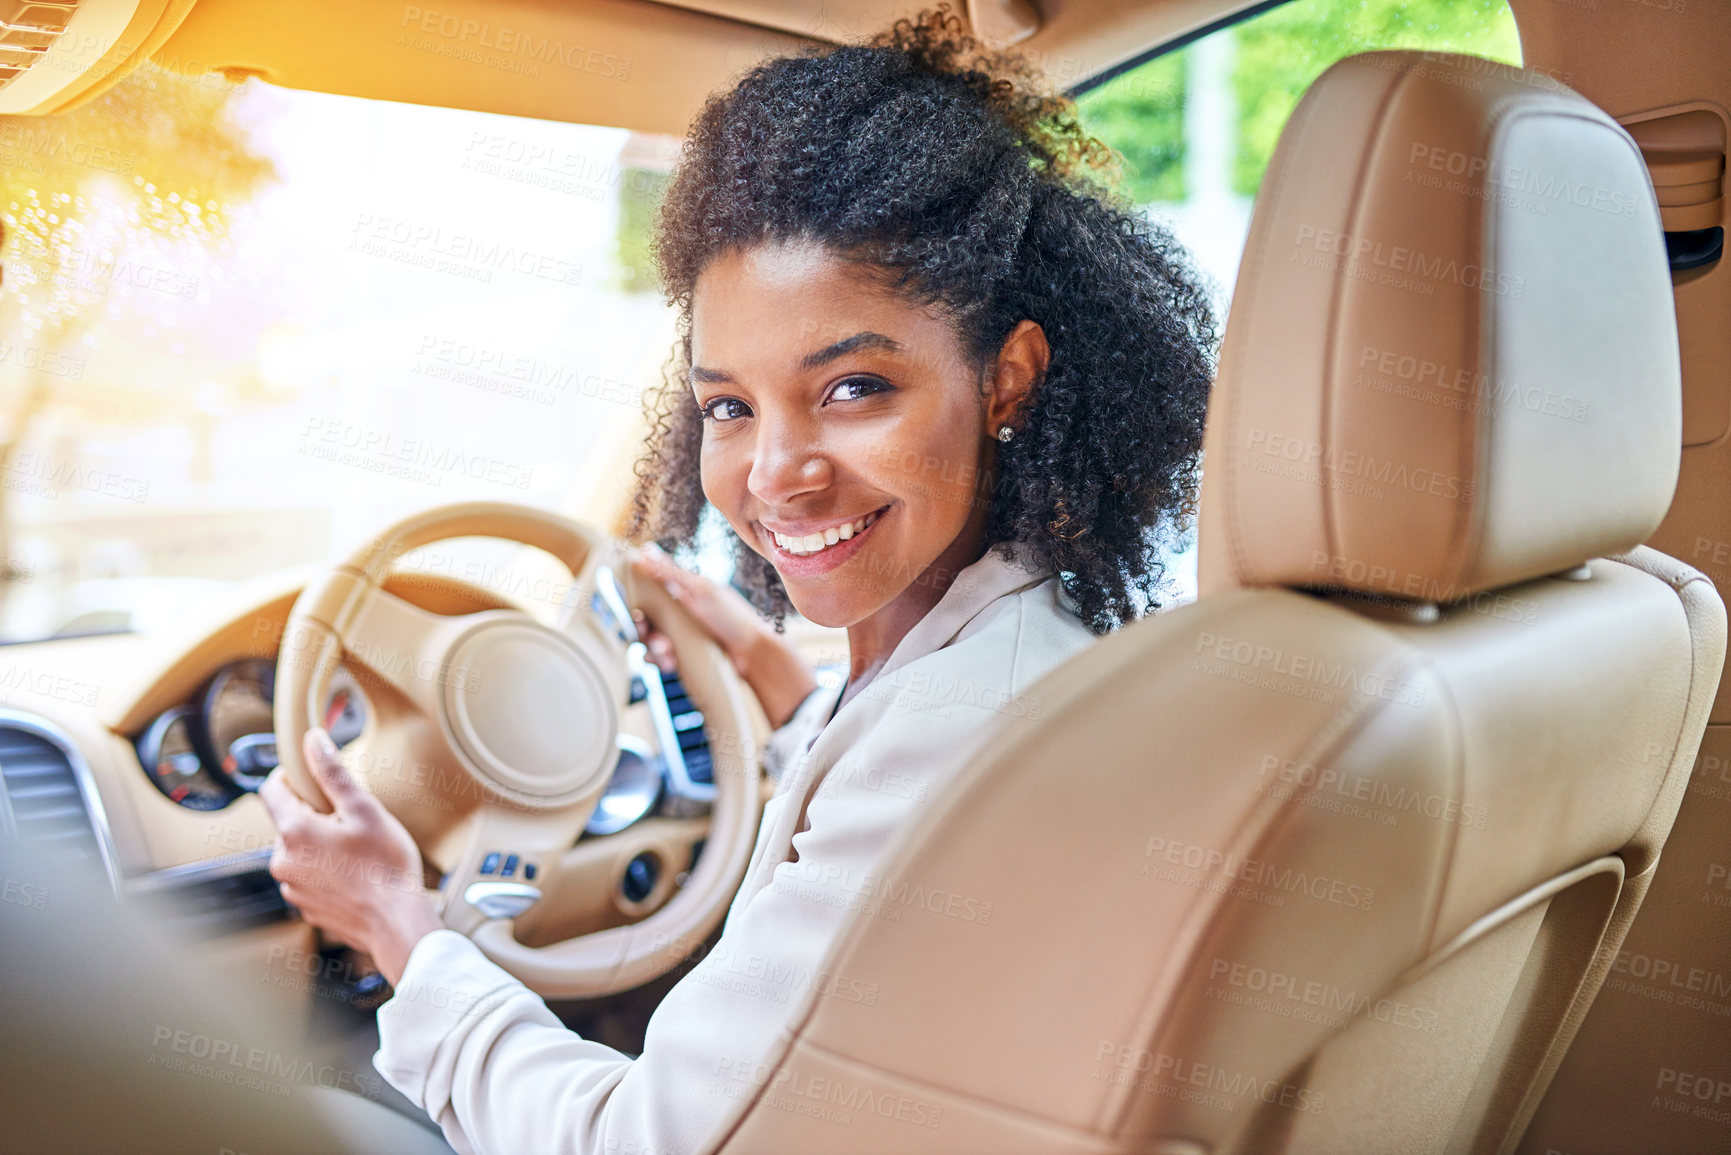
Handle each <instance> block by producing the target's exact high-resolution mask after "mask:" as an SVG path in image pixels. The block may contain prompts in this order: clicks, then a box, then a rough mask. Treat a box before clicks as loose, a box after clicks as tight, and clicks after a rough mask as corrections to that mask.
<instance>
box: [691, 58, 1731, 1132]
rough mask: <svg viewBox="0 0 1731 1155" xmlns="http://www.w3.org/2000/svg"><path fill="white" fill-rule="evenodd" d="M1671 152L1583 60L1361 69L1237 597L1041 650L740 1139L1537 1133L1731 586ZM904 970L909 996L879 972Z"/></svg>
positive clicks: (912, 839)
mask: <svg viewBox="0 0 1731 1155" xmlns="http://www.w3.org/2000/svg"><path fill="white" fill-rule="evenodd" d="M1669 288H1670V286H1669V276H1668V270H1667V265H1666V259H1665V252H1664V245H1663V242H1662V238H1661V230H1660V224H1659V218H1658V214H1657V210H1656V208H1655V205H1654V198H1653V193H1652V191H1651V186H1650V184H1649V183H1648V178H1647V176H1646V172H1645V169H1644V167H1643V165H1642V163H1641V158H1640V154H1639V153H1638V152H1637V151H1636V149H1635V147H1634V146H1633V144H1632V143H1631V142H1630V140H1629V138H1628V137H1627V135H1626V134H1624V133H1623V131H1622V130H1621V129H1620V128H1619V127H1618V126H1617V125H1616V124H1615V123H1614V122H1612V121H1611V120H1610V119H1609V118H1608V117H1606V116H1605V115H1604V114H1602V113H1601V112H1599V111H1598V110H1597V109H1596V108H1594V107H1593V106H1592V105H1590V104H1589V103H1587V102H1586V101H1585V100H1582V99H1581V98H1579V97H1578V96H1576V95H1574V94H1573V93H1571V92H1569V91H1567V90H1563V89H1560V88H1559V86H1557V85H1556V84H1554V83H1552V82H1549V81H1548V80H1547V79H1546V78H1544V77H1541V76H1536V75H1531V74H1528V73H1525V72H1522V71H1520V70H1517V69H1511V68H1507V67H1504V66H1501V65H1493V64H1490V63H1489V62H1486V61H1481V60H1475V59H1471V58H1465V57H1453V56H1450V57H1436V56H1430V55H1418V54H1413V53H1377V54H1371V55H1366V56H1360V57H1354V58H1351V59H1348V60H1346V61H1342V62H1341V63H1339V64H1337V65H1335V66H1334V67H1333V68H1331V69H1330V70H1329V71H1328V72H1327V73H1326V74H1325V75H1323V76H1322V77H1321V78H1320V79H1319V80H1318V81H1317V82H1316V84H1315V85H1314V86H1313V87H1312V89H1311V91H1310V92H1309V93H1308V94H1307V95H1306V96H1305V98H1304V100H1303V101H1302V102H1301V104H1300V105H1299V107H1298V110H1297V111H1296V112H1295V114H1294V115H1293V118H1292V121H1291V123H1290V125H1289V126H1288V127H1287V129H1286V131H1285V134H1284V136H1283V138H1282V140H1281V143H1280V146H1279V148H1278V150H1277V151H1276V154H1275V157H1274V159H1273V162H1272V164H1271V166H1270V169H1269V173H1268V176H1267V178H1266V180H1265V182H1264V187H1263V193H1262V195H1261V196H1260V197H1259V198H1258V201H1257V205H1256V210H1255V216H1254V219H1253V222H1252V226H1251V230H1250V236H1249V241H1248V245H1247V248H1246V250H1245V255H1244V259H1243V264H1242V267H1241V271H1240V275H1239V280H1238V287H1237V294H1236V299H1235V301H1234V304H1233V311H1232V315H1231V318H1230V321H1229V322H1228V325H1227V333H1226V341H1225V346H1224V348H1223V351H1222V360H1221V366H1220V373H1219V380H1218V383H1217V385H1216V389H1215V396H1214V398H1213V402H1212V405H1211V408H1210V412H1209V427H1208V437H1207V455H1206V468H1207V481H1206V484H1205V488H1204V493H1203V501H1202V520H1203V524H1202V531H1201V543H1202V548H1203V555H1202V574H1201V577H1202V586H1203V596H1202V597H1201V599H1200V600H1199V601H1198V602H1196V603H1195V604H1193V605H1187V606H1182V607H1180V608H1178V609H1175V610H1172V611H1169V612H1166V613H1161V614H1159V615H1156V616H1153V617H1151V618H1148V619H1145V620H1142V621H1139V622H1136V623H1133V624H1131V625H1129V626H1127V627H1125V628H1124V629H1122V630H1120V631H1118V632H1117V633H1115V634H1113V635H1111V636H1109V637H1107V638H1104V639H1102V640H1101V641H1100V642H1099V643H1098V644H1096V645H1094V646H1092V647H1090V648H1089V649H1088V650H1086V651H1084V652H1083V653H1081V654H1080V655H1078V656H1077V657H1076V658H1074V659H1072V660H1071V661H1070V662H1068V663H1066V664H1065V665H1064V666H1063V667H1061V668H1060V669H1058V670H1055V671H1053V672H1052V673H1051V674H1050V675H1049V676H1048V677H1047V678H1046V679H1045V680H1044V681H1043V682H1042V683H1040V684H1039V685H1038V686H1037V687H1035V689H1034V691H1033V695H1032V696H1033V697H1034V698H1035V699H1037V700H1038V706H1039V709H1038V710H1037V711H1036V710H1033V709H1030V711H1029V716H1028V717H1022V718H1018V719H1017V720H1015V721H1013V722H1011V723H1009V724H1007V725H1006V726H1005V727H1003V729H1002V730H1000V731H999V732H997V733H995V734H993V735H991V736H990V737H989V738H988V739H986V740H985V741H984V743H983V746H982V748H981V749H980V750H979V751H978V752H977V753H976V755H975V756H974V757H973V758H972V759H971V760H970V762H969V764H968V766H967V768H966V769H965V770H964V772H963V773H962V774H961V775H960V777H959V779H958V780H957V781H956V782H955V783H954V784H953V785H952V786H951V787H950V788H948V789H947V790H946V791H945V792H944V793H943V794H941V795H939V796H937V797H935V798H934V799H933V800H932V802H931V804H930V807H929V810H928V812H927V813H926V814H925V815H924V816H923V818H922V821H921V822H919V823H918V824H917V826H916V827H914V828H913V829H911V830H908V831H906V832H904V833H903V835H902V836H901V837H900V839H899V840H898V842H897V843H896V844H895V845H893V846H890V847H886V849H885V855H884V858H883V859H882V863H883V868H882V870H881V872H879V873H878V875H877V876H876V877H875V878H874V881H873V885H872V888H871V896H872V898H873V899H874V901H873V902H871V903H870V904H867V905H866V906H865V908H864V909H862V910H860V911H859V912H858V913H856V914H855V916H854V918H853V920H852V922H851V923H850V924H849V925H848V927H847V929H846V931H845V932H844V934H843V936H842V937H841V939H840V940H839V941H838V944H837V945H836V947H835V948H834V949H833V951H832V953H831V955H830V957H829V959H828V961H827V964H826V971H827V976H828V977H829V978H830V979H832V980H833V981H826V982H823V983H812V984H809V987H810V989H811V991H812V992H813V993H812V994H810V995H809V996H808V998H807V1004H806V1006H805V1007H804V1013H803V1014H802V1016H801V1017H800V1018H799V1019H798V1020H797V1023H798V1025H797V1027H796V1029H795V1031H794V1032H793V1033H792V1035H791V1037H790V1038H789V1039H788V1040H787V1043H786V1047H785V1050H784V1051H783V1052H782V1053H781V1054H780V1055H779V1056H778V1057H777V1058H776V1059H775V1060H774V1061H773V1063H772V1064H771V1065H770V1066H769V1067H767V1068H766V1069H765V1070H764V1071H763V1072H762V1076H763V1077H762V1078H761V1080H760V1081H759V1083H758V1087H757V1093H756V1095H755V1097H754V1098H753V1099H752V1100H751V1101H750V1102H749V1103H747V1104H746V1105H745V1106H744V1107H743V1108H742V1110H741V1114H740V1116H739V1118H738V1120H737V1122H736V1124H735V1126H734V1127H733V1129H732V1130H731V1131H730V1133H729V1134H728V1135H727V1136H726V1137H725V1139H724V1142H723V1145H722V1147H721V1149H722V1150H724V1151H727V1152H763V1151H793V1150H825V1151H890V1150H893V1151H945V1152H988V1151H989V1152H994V1153H1008V1152H1018V1151H1030V1152H1031V1151H1039V1152H1132V1151H1135V1152H1160V1153H1163V1155H1203V1153H1207V1155H1219V1153H1244V1155H1249V1153H1255V1155H1267V1153H1271V1152H1315V1153H1317V1155H1351V1153H1353V1152H1366V1153H1383V1152H1393V1151H1400V1152H1444V1151H1448V1152H1454V1151H1498V1150H1504V1149H1507V1148H1508V1147H1510V1146H1511V1145H1512V1144H1513V1142H1514V1140H1515V1139H1516V1138H1517V1137H1518V1135H1519V1132H1520V1129H1521V1128H1522V1127H1523V1126H1524V1124H1525V1121H1526V1120H1527V1119H1528V1118H1529V1117H1530V1115H1531V1112H1532V1110H1533V1106H1534V1104H1535V1103H1536V1101H1537V1097H1538V1096H1539V1094H1541V1093H1542V1091H1543V1089H1544V1085H1545V1082H1546V1080H1547V1079H1548V1078H1549V1075H1550V1073H1551V1072H1552V1071H1553V1070H1554V1069H1555V1065H1556V1063H1557V1061H1558V1060H1559V1058H1560V1056H1561V1053H1562V1050H1563V1048H1565V1047H1566V1045H1567V1043H1568V1041H1569V1038H1570V1037H1571V1035H1572V1033H1573V1031H1574V1028H1575V1025H1576V1024H1577V1023H1578V1021H1579V1019H1580V1017H1581V1015H1582V1014H1583V1013H1584V1012H1585V1010H1586V1007H1587V1005H1588V1004H1589V1003H1590V1002H1591V999H1592V997H1593V995H1594V994H1595V993H1596V991H1597V990H1598V987H1599V985H1600V983H1601V982H1602V981H1603V978H1604V975H1605V971H1606V968H1607V967H1608V965H1609V963H1610V961H1611V959H1612V958H1613V957H1614V955H1615V952H1616V949H1617V945H1618V943H1619V941H1620V939H1621V936H1622V935H1623V933H1624V932H1625V930H1626V929H1627V927H1628V924H1629V921H1630V919H1631V918H1632V916H1633V913H1634V909H1635V907H1636V906H1637V905H1638V903H1639V901H1640V897H1641V895H1642V893H1643V891H1644V889H1645V886H1646V882H1647V879H1648V878H1649V877H1650V875H1651V872H1652V869H1653V865H1654V862H1655V860H1656V859H1657V856H1658V853H1659V850H1660V847H1661V845H1662V843H1663V841H1664V838H1665V836H1666V833H1667V831H1668V830H1669V828H1670V824H1671V821H1672V819H1673V817H1674V816H1675V813H1676V810H1677V805H1678V801H1679V799H1680V797H1681V791H1682V789H1683V786H1684V785H1685V783H1686V779H1687V774H1688V770H1689V766H1690V763H1691V760H1692V758H1693V756H1694V753H1695V749H1696V746H1697V744H1698V743H1699V741H1700V738H1701V734H1702V730H1703V727H1704V725H1705V722H1706V712H1707V707H1708V704H1709V702H1710V701H1711V699H1712V697H1713V692H1714V689H1715V687H1716V684H1717V681H1718V671H1719V668H1720V662H1721V659H1722V657H1723V653H1724V646H1725V614H1724V607H1723V605H1722V604H1721V602H1720V601H1719V598H1718V596H1717V595H1716V594H1715V592H1714V591H1713V589H1712V586H1711V584H1710V583H1708V582H1707V581H1706V580H1705V579H1704V578H1703V577H1702V576H1701V575H1700V574H1698V573H1697V572H1695V571H1694V570H1692V569H1690V568H1689V567H1688V566H1685V565H1682V564H1680V563H1678V562H1675V561H1673V560H1671V559H1670V558H1667V557H1665V556H1663V555H1661V554H1658V553H1656V552H1654V551H1651V550H1648V549H1644V548H1640V543H1641V542H1642V541H1643V540H1644V539H1645V538H1646V537H1647V535H1648V534H1650V533H1651V532H1652V530H1653V529H1654V527H1655V526H1657V525H1658V523H1659V521H1660V519H1661V517H1662V516H1663V515H1664V513H1665V510H1666V507H1667V505H1668V503H1669V501H1670V498H1671V493H1672V489H1673V487H1674V485H1675V482H1676V475H1677V468H1678V459H1679V443H1680V434H1679V429H1680V403H1681V401H1680V398H1681V391H1680V382H1679V369H1678V352H1677V335H1676V328H1675V322H1674V318H1673V315H1672V311H1671V303H1670V300H1671V298H1670V292H1669ZM860 991H868V992H870V993H871V995H872V997H871V998H870V999H865V998H855V997H852V996H853V995H854V994H856V993H857V992H860Z"/></svg>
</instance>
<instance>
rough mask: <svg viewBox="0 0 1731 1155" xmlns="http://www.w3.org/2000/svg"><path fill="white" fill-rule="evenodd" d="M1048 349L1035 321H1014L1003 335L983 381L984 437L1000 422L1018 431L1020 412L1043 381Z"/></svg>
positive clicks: (1049, 354)
mask: <svg viewBox="0 0 1731 1155" xmlns="http://www.w3.org/2000/svg"><path fill="white" fill-rule="evenodd" d="M1051 363H1052V348H1051V346H1049V345H1048V344H1046V331H1045V330H1044V329H1042V328H1040V324H1039V322H1038V321H1027V320H1024V321H1018V322H1017V323H1016V327H1015V328H1014V329H1011V330H1010V335H1009V336H1008V337H1005V338H1004V345H1003V348H1001V349H1000V350H998V357H997V360H996V362H994V364H993V366H992V368H991V371H990V374H989V376H988V378H987V381H986V390H987V391H986V436H987V437H988V438H995V437H996V436H997V433H998V427H999V426H1000V425H1008V426H1010V427H1011V428H1012V429H1015V430H1016V431H1017V432H1020V431H1021V423H1022V417H1021V414H1022V413H1023V412H1024V411H1025V410H1026V408H1027V405H1028V402H1029V401H1031V400H1032V398H1033V392H1034V389H1035V388H1036V387H1037V386H1038V385H1039V384H1040V382H1041V381H1043V380H1045V377H1046V367H1047V366H1048V365H1050V364H1051Z"/></svg>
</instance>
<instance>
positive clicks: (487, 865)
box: [481, 854, 499, 874]
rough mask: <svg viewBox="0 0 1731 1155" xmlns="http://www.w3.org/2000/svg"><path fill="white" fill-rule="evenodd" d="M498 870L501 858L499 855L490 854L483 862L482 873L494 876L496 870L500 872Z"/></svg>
mask: <svg viewBox="0 0 1731 1155" xmlns="http://www.w3.org/2000/svg"><path fill="white" fill-rule="evenodd" d="M498 869H499V856H498V855H497V854H489V855H488V856H487V857H485V858H483V859H482V860H481V873H482V874H492V873H493V872H494V871H495V870H498Z"/></svg>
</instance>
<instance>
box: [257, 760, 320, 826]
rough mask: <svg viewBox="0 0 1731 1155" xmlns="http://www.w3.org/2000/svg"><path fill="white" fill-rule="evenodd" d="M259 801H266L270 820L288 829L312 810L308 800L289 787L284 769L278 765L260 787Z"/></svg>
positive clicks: (265, 804) (265, 805) (265, 806)
mask: <svg viewBox="0 0 1731 1155" xmlns="http://www.w3.org/2000/svg"><path fill="white" fill-rule="evenodd" d="M258 797H259V801H260V802H263V803H264V808H265V810H266V811H267V812H268V813H269V814H270V820H271V821H272V822H274V823H276V828H277V829H278V830H281V831H287V830H290V829H292V828H293V827H295V826H297V825H298V824H299V823H300V822H301V821H302V820H303V819H304V818H305V817H306V816H307V814H308V813H309V812H310V811H311V810H312V807H310V806H308V805H307V804H306V800H305V799H303V798H302V797H301V796H300V795H299V794H296V793H295V792H294V791H293V790H292V789H290V788H289V784H288V782H287V781H286V780H285V779H284V778H283V769H282V767H281V766H278V767H277V768H276V769H275V770H272V771H271V772H270V776H269V777H268V778H266V779H265V780H264V785H263V786H260V787H259V788H258Z"/></svg>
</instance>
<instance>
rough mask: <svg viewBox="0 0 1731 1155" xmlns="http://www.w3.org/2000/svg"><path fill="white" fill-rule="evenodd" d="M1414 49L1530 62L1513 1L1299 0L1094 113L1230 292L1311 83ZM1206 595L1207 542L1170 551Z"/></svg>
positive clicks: (1097, 129) (1157, 208)
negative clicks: (1368, 59) (1198, 563)
mask: <svg viewBox="0 0 1731 1155" xmlns="http://www.w3.org/2000/svg"><path fill="white" fill-rule="evenodd" d="M1393 48H1408V49H1420V50H1427V51H1435V52H1464V53H1470V54H1472V55H1475V56H1483V57H1487V58H1490V59H1492V60H1499V61H1503V62H1505V63H1509V64H1517V65H1518V64H1520V63H1521V49H1520V40H1519V37H1518V36H1517V34H1516V31H1515V23H1514V16H1513V14H1512V13H1510V11H1509V8H1508V4H1507V2H1506V0H1291V2H1289V3H1286V4H1281V5H1278V6H1276V7H1274V8H1270V9H1267V10H1265V11H1263V12H1261V13H1260V14H1258V15H1255V16H1252V17H1250V18H1248V19H1246V20H1243V21H1241V22H1239V23H1237V24H1233V25H1231V26H1229V27H1226V28H1222V29H1219V30H1216V31H1214V32H1211V33H1208V34H1207V35H1205V36H1202V37H1200V38H1198V39H1196V40H1194V41H1192V42H1191V43H1189V44H1186V45H1184V46H1183V47H1181V48H1178V49H1176V50H1173V51H1170V52H1166V53H1163V54H1160V55H1157V56H1155V57H1153V58H1152V59H1150V60H1147V61H1145V62H1143V63H1141V64H1138V65H1136V66H1135V67H1133V68H1129V69H1126V70H1124V71H1123V72H1121V73H1119V74H1118V75H1117V76H1115V77H1112V78H1111V79H1109V80H1107V81H1105V82H1104V83H1101V84H1098V85H1096V86H1094V87H1092V88H1090V89H1089V90H1087V91H1086V92H1084V93H1082V94H1081V96H1080V97H1079V99H1078V105H1079V107H1080V111H1081V114H1082V120H1083V123H1084V124H1085V125H1086V126H1087V127H1088V129H1089V130H1090V131H1092V132H1093V133H1094V134H1095V135H1097V136H1099V137H1100V138H1101V139H1102V140H1104V141H1106V143H1108V144H1110V145H1111V146H1112V147H1113V149H1114V150H1116V151H1117V152H1118V153H1119V154H1120V155H1121V156H1122V158H1123V169H1122V173H1123V178H1124V185H1125V188H1126V190H1127V191H1128V192H1129V194H1130V195H1131V197H1132V199H1134V200H1135V201H1136V202H1137V203H1138V204H1139V205H1142V206H1144V209H1145V211H1146V212H1147V213H1148V214H1149V215H1150V216H1151V217H1152V218H1153V219H1155V220H1157V221H1159V222H1161V223H1163V224H1165V225H1166V226H1168V227H1169V228H1171V230H1172V232H1173V234H1174V236H1176V237H1177V239H1178V240H1179V241H1180V242H1182V243H1183V245H1184V246H1185V248H1186V249H1188V250H1189V252H1190V253H1191V255H1192V257H1193V258H1194V261H1195V263H1196V266H1197V268H1198V270H1199V271H1200V272H1201V273H1202V274H1203V276H1204V278H1205V279H1206V280H1207V281H1208V282H1210V284H1211V287H1212V289H1213V292H1214V299H1215V303H1216V305H1217V306H1218V312H1219V316H1220V317H1221V318H1222V319H1223V318H1224V317H1225V315H1226V312H1227V310H1228V307H1229V305H1230V302H1231V296H1232V286H1233V282H1234V280H1235V278H1236V276H1237V273H1238V260H1239V257H1240V256H1241V255H1242V253H1243V251H1244V239H1245V235H1246V233H1247V231H1248V229H1249V226H1250V206H1251V202H1252V200H1253V199H1254V197H1255V196H1256V191H1257V189H1258V187H1259V186H1260V185H1261V183H1262V176H1263V172H1264V170H1265V169H1266V168H1267V167H1268V160H1269V157H1270V156H1271V155H1272V154H1273V152H1274V145H1275V142H1276V141H1277V140H1278V139H1279V138H1280V132H1281V130H1282V129H1283V128H1285V126H1286V121H1287V118H1288V117H1290V116H1291V115H1292V110H1293V108H1294V107H1296V106H1297V104H1298V100H1299V98H1300V97H1301V96H1303V95H1304V91H1305V89H1307V88H1308V87H1309V86H1310V84H1311V82H1312V81H1313V80H1315V79H1316V78H1317V77H1318V76H1320V75H1322V73H1323V71H1324V70H1325V69H1326V68H1328V66H1329V65H1331V64H1333V63H1334V62H1335V61H1337V60H1339V59H1341V58H1342V57H1345V56H1350V55H1352V54H1353V53H1356V52H1370V51H1375V50H1378V49H1393ZM1171 567H1172V571H1173V577H1174V579H1175V580H1176V581H1178V582H1179V583H1180V585H1181V587H1182V593H1181V597H1193V596H1194V594H1195V549H1194V542H1192V544H1191V547H1190V548H1189V549H1186V550H1185V551H1183V552H1182V553H1180V554H1179V555H1177V556H1176V557H1175V558H1173V559H1172V563H1171Z"/></svg>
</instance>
